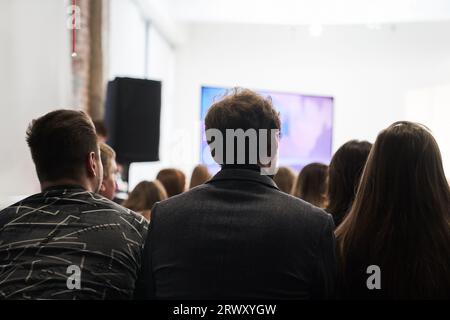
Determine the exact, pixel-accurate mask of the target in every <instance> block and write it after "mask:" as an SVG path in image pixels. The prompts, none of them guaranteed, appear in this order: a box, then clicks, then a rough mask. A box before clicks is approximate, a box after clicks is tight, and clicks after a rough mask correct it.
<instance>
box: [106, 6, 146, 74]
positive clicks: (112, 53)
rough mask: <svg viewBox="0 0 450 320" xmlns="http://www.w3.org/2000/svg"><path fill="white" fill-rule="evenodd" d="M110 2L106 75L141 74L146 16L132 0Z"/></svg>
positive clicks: (143, 62)
mask: <svg viewBox="0 0 450 320" xmlns="http://www.w3.org/2000/svg"><path fill="white" fill-rule="evenodd" d="M109 5H110V7H109V11H110V17H109V36H110V39H109V78H110V79H114V78H115V77H135V78H143V77H145V20H144V18H143V16H142V14H141V12H140V11H139V8H138V7H137V6H136V4H135V3H134V1H133V0H110V3H109Z"/></svg>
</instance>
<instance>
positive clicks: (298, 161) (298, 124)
mask: <svg viewBox="0 0 450 320" xmlns="http://www.w3.org/2000/svg"><path fill="white" fill-rule="evenodd" d="M227 90H228V89H227V88H217V87H202V103H201V130H202V141H201V154H200V161H201V163H204V164H206V165H207V166H208V167H209V169H210V170H211V171H212V172H217V171H218V170H219V166H218V165H217V164H216V163H215V162H214V160H213V158H212V157H211V154H210V150H209V147H208V144H207V142H206V137H205V132H204V131H205V126H204V120H205V116H206V113H207V111H208V109H209V108H210V107H211V105H212V104H213V103H214V102H215V101H217V100H218V99H220V98H221V97H222V96H223V95H224V94H226V92H227ZM258 93H260V94H261V95H263V96H270V97H271V99H272V102H273V105H274V107H275V109H276V110H277V111H278V112H279V113H280V118H281V140H280V146H279V159H278V165H279V166H289V167H291V168H293V169H295V170H297V171H299V170H301V168H303V167H304V166H305V165H307V164H309V163H312V162H321V163H324V164H328V163H329V162H330V159H331V143H332V132H333V98H332V97H321V96H308V95H302V94H292V93H280V92H271V91H258Z"/></svg>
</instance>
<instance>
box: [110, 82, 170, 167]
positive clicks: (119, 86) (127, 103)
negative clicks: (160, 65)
mask: <svg viewBox="0 0 450 320" xmlns="http://www.w3.org/2000/svg"><path fill="white" fill-rule="evenodd" d="M160 115H161V82H160V81H153V80H145V79H132V78H115V79H114V80H113V81H110V82H109V83H108V90H107V96H106V106H105V126H106V128H107V129H108V144H109V145H110V146H111V147H112V148H113V149H114V150H115V151H116V157H117V162H118V163H121V164H123V165H129V164H130V163H132V162H143V161H158V160H159V135H160Z"/></svg>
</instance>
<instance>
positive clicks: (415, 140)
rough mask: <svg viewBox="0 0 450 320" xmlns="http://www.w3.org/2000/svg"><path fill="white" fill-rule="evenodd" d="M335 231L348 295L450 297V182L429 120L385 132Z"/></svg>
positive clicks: (344, 290) (344, 293)
mask: <svg viewBox="0 0 450 320" xmlns="http://www.w3.org/2000/svg"><path fill="white" fill-rule="evenodd" d="M336 236H337V240H338V255H339V259H340V263H341V273H340V274H341V276H342V278H341V295H342V296H343V297H344V298H389V299H432V298H450V189H449V186H448V184H447V181H446V179H445V175H444V169H443V166H442V159H441V154H440V151H439V147H438V145H437V143H436V141H435V140H434V138H433V136H432V135H431V133H430V132H429V130H428V129H427V128H425V127H424V126H421V125H419V124H415V123H411V122H396V123H394V124H393V125H391V126H389V127H388V128H387V129H385V130H383V131H382V132H381V133H380V134H379V136H378V138H377V140H376V142H375V144H374V146H373V148H372V151H371V153H370V155H369V158H368V160H367V164H366V166H365V169H364V172H363V175H362V178H361V182H360V185H359V188H358V192H357V194H356V198H355V201H354V203H353V205H352V208H351V210H350V212H349V214H348V215H347V217H346V218H345V219H344V221H343V222H342V224H341V225H340V226H339V228H338V229H337V230H336ZM374 266H375V267H374ZM378 268H379V269H378ZM377 269H378V271H377ZM375 273H378V275H377V274H375ZM371 276H374V277H378V279H379V280H380V281H379V285H378V287H375V288H373V287H371V286H369V284H370V283H371V284H373V283H372V280H373V279H374V278H372V279H369V278H370V277H371ZM369 282H370V283H369ZM374 283H376V280H375V282H374ZM369 287H370V288H371V289H369ZM378 288H379V289H378Z"/></svg>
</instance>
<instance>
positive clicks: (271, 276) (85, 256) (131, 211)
mask: <svg viewBox="0 0 450 320" xmlns="http://www.w3.org/2000/svg"><path fill="white" fill-rule="evenodd" d="M95 127H97V128H98V129H97V130H98V132H96V129H95ZM280 129H281V122H280V117H279V115H278V113H277V112H276V111H275V109H274V107H273V105H272V102H271V100H270V99H267V98H265V97H263V96H260V95H258V94H257V93H255V92H253V91H250V90H246V89H233V90H232V91H230V92H228V93H227V94H226V95H225V96H224V97H222V99H220V100H218V101H216V102H215V103H214V104H213V105H212V106H211V108H210V109H209V111H208V113H207V115H206V118H205V130H207V131H208V130H214V132H216V133H217V132H218V133H220V134H222V135H223V136H225V135H226V132H227V131H228V130H244V131H246V130H255V132H261V131H263V130H268V131H270V130H274V131H276V132H279V131H280ZM102 135H104V136H102ZM106 135H107V132H106V129H105V128H104V127H103V126H102V123H101V122H96V124H95V126H94V123H93V121H92V120H91V119H90V118H89V117H88V116H87V115H86V114H85V113H84V112H80V111H74V110H56V111H53V112H50V113H48V114H46V115H44V116H42V117H40V118H38V119H36V120H33V121H32V122H31V124H30V125H29V128H28V130H27V138H26V140H27V143H28V146H29V148H30V152H31V156H32V159H33V161H34V164H35V168H36V172H37V176H38V179H39V182H40V185H41V192H40V193H38V194H35V195H32V196H30V197H28V198H26V199H23V200H22V201H20V202H18V203H16V204H13V205H12V206H10V207H8V208H5V209H4V210H2V211H0V261H1V269H0V271H1V272H0V299H131V298H136V299H327V298H340V299H450V273H449V270H450V245H449V243H450V186H449V184H448V181H447V180H446V177H445V174H444V169H443V164H442V159H441V154H440V150H439V146H438V145H437V143H436V141H435V139H434V138H433V136H432V134H431V133H430V131H429V130H428V129H427V128H426V127H424V126H422V125H420V124H417V123H413V122H407V121H401V122H396V123H394V124H392V125H390V126H389V127H388V128H386V129H385V130H383V131H381V132H380V134H379V135H378V137H377V139H376V142H375V144H374V145H373V146H372V144H371V143H369V142H367V141H357V140H351V141H349V142H347V143H345V144H344V145H342V146H341V147H340V148H339V149H338V150H337V151H336V153H335V154H334V155H333V157H332V159H331V162H330V165H329V166H326V165H325V164H321V163H311V164H308V165H306V166H305V167H304V168H303V169H302V170H301V171H300V173H299V174H298V176H297V177H296V175H295V173H294V172H293V171H292V169H290V168H288V167H280V168H279V169H278V171H277V173H276V174H275V175H274V176H273V178H272V175H271V174H269V173H268V172H270V171H268V170H267V169H268V168H272V165H273V164H275V163H277V158H276V157H277V154H278V152H277V148H278V145H279V139H280V137H279V135H275V139H274V140H266V142H265V143H267V145H266V146H267V147H268V149H269V150H271V151H270V152H269V153H268V154H267V157H263V156H262V155H261V154H260V148H261V146H262V145H263V144H261V143H260V137H259V136H257V137H256V140H255V141H252V139H248V141H246V142H245V145H244V147H243V148H242V149H240V148H234V147H235V146H232V147H233V150H234V151H235V152H232V153H231V154H232V156H231V157H230V156H229V154H228V156H227V152H230V151H229V149H227V148H228V147H229V145H228V144H227V143H225V145H224V146H222V147H223V150H220V149H218V148H219V147H218V145H216V144H215V142H216V140H215V139H212V138H208V144H209V146H210V149H211V154H212V156H213V158H214V159H215V160H216V161H217V162H218V164H219V165H220V166H221V169H220V171H219V172H218V173H217V174H216V175H214V176H213V177H211V175H210V173H209V171H208V168H207V167H206V166H205V165H198V166H196V167H195V168H194V170H193V172H192V176H191V179H190V185H189V189H190V190H189V191H186V190H185V189H186V177H185V175H184V173H183V172H182V171H181V170H179V169H175V168H169V169H163V170H161V171H160V172H159V173H158V175H157V178H156V180H155V181H141V182H140V183H139V184H137V185H136V187H135V188H134V189H133V190H132V191H131V192H130V194H129V197H128V199H127V200H125V201H124V202H123V206H120V205H118V204H116V203H114V202H112V201H110V200H112V199H114V197H115V193H116V191H117V184H116V174H117V172H118V165H117V163H116V161H115V152H114V150H113V149H112V148H111V147H109V146H108V145H106V144H105V143H104V141H105V140H106ZM98 136H101V137H98ZM207 137H208V135H207ZM252 143H255V146H252V145H251V144H252ZM253 147H254V148H253ZM239 152H241V153H242V152H243V154H239ZM253 153H255V154H253ZM220 155H221V156H220ZM242 155H243V157H241V156H242ZM239 159H240V160H239ZM242 159H244V161H243V162H242ZM251 159H256V160H257V161H256V162H252V161H251ZM267 160H268V161H267ZM273 167H275V166H273ZM292 195H293V196H292ZM174 196H176V197H174ZM298 198H299V199H298ZM300 199H302V200H303V201H302V200H300ZM323 208H326V210H325V211H327V212H328V213H327V212H325V211H324V210H323ZM150 220H151V228H150V229H149V230H148V226H149V224H148V221H150ZM335 227H336V230H335ZM147 233H148V235H147ZM335 236H336V238H335ZM372 273H373V274H372ZM71 274H73V276H70V275H71ZM69 277H70V278H69ZM69 280H70V281H69ZM74 289H76V290H74Z"/></svg>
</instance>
